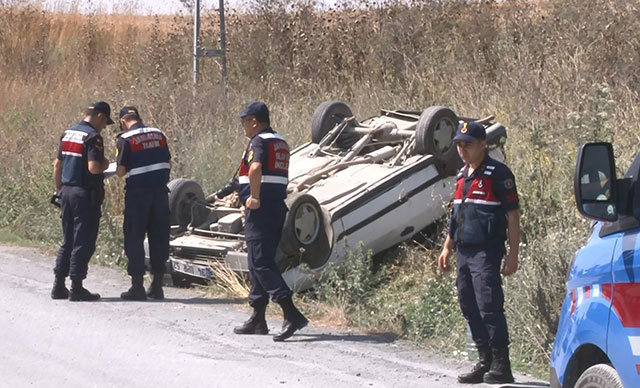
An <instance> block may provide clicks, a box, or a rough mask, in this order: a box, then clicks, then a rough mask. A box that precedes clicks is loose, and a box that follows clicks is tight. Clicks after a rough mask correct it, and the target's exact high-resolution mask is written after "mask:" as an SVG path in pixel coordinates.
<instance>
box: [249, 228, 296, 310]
mask: <svg viewBox="0 0 640 388" xmlns="http://www.w3.org/2000/svg"><path fill="white" fill-rule="evenodd" d="M280 235H281V229H277V231H276V230H273V231H272V232H271V233H266V234H264V235H263V236H262V237H260V238H256V239H252V240H249V241H247V253H248V256H249V257H248V260H249V279H250V280H251V291H250V292H249V304H250V305H251V306H254V307H255V306H259V305H266V304H267V303H269V295H271V299H272V300H273V301H274V302H276V303H278V302H280V301H282V300H284V299H287V298H290V297H291V295H292V292H291V290H290V289H289V286H287V283H285V281H284V279H283V278H282V275H281V274H280V270H278V267H277V266H276V261H275V256H276V250H277V248H278V243H279V242H280Z"/></svg>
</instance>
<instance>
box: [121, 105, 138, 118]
mask: <svg viewBox="0 0 640 388" xmlns="http://www.w3.org/2000/svg"><path fill="white" fill-rule="evenodd" d="M127 115H135V116H136V117H138V118H140V113H138V108H136V107H135V106H131V105H127V106H123V107H122V109H120V114H119V115H118V118H123V117H124V116H127Z"/></svg>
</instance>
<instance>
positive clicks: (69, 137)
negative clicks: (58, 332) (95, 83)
mask: <svg viewBox="0 0 640 388" xmlns="http://www.w3.org/2000/svg"><path fill="white" fill-rule="evenodd" d="M110 116H111V107H110V106H109V104H107V103H106V102H104V101H100V102H96V103H95V104H93V105H91V106H90V107H89V108H87V110H86V117H85V118H84V120H83V121H81V122H79V123H78V124H76V125H73V126H71V127H70V128H69V129H67V130H66V131H64V133H63V134H62V137H61V138H60V146H59V148H58V156H57V157H56V159H55V160H54V162H53V182H54V185H55V190H56V194H55V196H56V197H58V199H59V203H60V208H61V219H62V234H63V240H62V244H61V245H60V249H59V250H58V256H57V258H56V266H55V268H54V270H53V272H54V274H55V281H54V283H53V289H52V290H51V298H52V299H67V298H69V300H71V301H74V302H75V301H92V300H97V299H100V295H98V294H93V293H91V292H89V290H87V289H86V288H84V287H83V286H82V281H83V280H84V279H85V278H86V277H87V270H88V267H89V260H90V259H91V255H93V252H94V251H95V249H96V238H97V237H98V226H99V222H100V217H101V215H102V213H101V212H100V207H101V205H102V201H103V200H104V181H103V180H104V175H103V172H104V170H106V169H107V168H108V167H109V160H107V158H105V157H104V144H103V141H102V136H101V135H100V132H101V131H102V130H103V129H104V128H105V127H106V126H107V125H110V124H113V120H111V117H110ZM67 276H69V277H70V278H71V291H69V290H67V287H66V286H65V284H64V283H65V278H66V277H67Z"/></svg>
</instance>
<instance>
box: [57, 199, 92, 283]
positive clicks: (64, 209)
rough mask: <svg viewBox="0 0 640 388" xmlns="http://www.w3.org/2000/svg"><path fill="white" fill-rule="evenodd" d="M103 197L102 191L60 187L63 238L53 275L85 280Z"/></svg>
mask: <svg viewBox="0 0 640 388" xmlns="http://www.w3.org/2000/svg"><path fill="white" fill-rule="evenodd" d="M103 198H104V191H103V190H102V189H85V188H83V187H78V186H62V190H61V191H60V210H61V213H60V218H61V220H62V235H63V239H62V244H60V249H59V250H58V256H57V257H56V266H55V268H54V270H53V272H54V274H55V275H56V276H60V277H67V276H69V277H70V278H71V279H72V280H83V279H85V278H86V277H87V271H88V269H89V260H91V256H92V255H93V252H95V250H96V239H97V238H98V227H99V224H100V217H101V215H102V213H101V211H100V206H101V205H102V200H103Z"/></svg>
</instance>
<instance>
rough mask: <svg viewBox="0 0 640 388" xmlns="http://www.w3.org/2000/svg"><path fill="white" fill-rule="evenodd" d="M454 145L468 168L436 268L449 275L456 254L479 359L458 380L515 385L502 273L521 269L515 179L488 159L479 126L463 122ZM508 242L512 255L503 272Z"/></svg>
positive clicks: (459, 184) (460, 288)
mask: <svg viewBox="0 0 640 388" xmlns="http://www.w3.org/2000/svg"><path fill="white" fill-rule="evenodd" d="M453 140H454V142H455V143H456V146H457V148H458V154H459V155H460V158H461V159H462V160H463V161H464V163H465V166H464V167H463V168H462V169H461V170H460V173H459V174H458V176H457V184H456V191H455V196H454V202H453V215H452V217H451V221H450V226H449V234H448V236H447V239H446V241H445V243H444V248H443V250H442V253H441V254H440V257H439V258H438V266H439V267H440V268H441V269H442V270H443V271H449V270H450V267H449V264H448V257H449V255H450V254H451V251H453V250H454V249H455V251H456V254H457V277H458V278H457V288H458V300H459V302H460V309H461V310H462V314H463V315H464V317H465V318H466V320H467V322H468V324H469V327H470V329H471V335H472V338H473V340H474V342H475V343H476V346H477V348H478V356H479V362H478V363H477V364H476V365H475V366H474V367H473V369H472V370H471V372H470V373H465V374H461V375H460V376H458V381H459V382H461V383H481V382H483V381H484V382H485V383H488V384H503V383H511V382H513V381H514V379H513V375H512V373H511V364H510V362H509V348H508V345H509V334H508V332H507V321H506V319H505V315H504V294H503V291H502V279H501V278H500V272H502V274H503V275H505V276H506V275H511V274H513V273H514V272H516V270H517V268H518V244H519V242H520V213H519V210H518V209H519V204H518V193H517V191H516V184H515V178H514V176H513V174H512V173H511V171H510V170H509V168H508V167H507V166H505V165H504V164H502V163H500V162H498V161H496V160H494V159H492V158H491V157H489V155H488V154H487V150H486V148H487V142H486V133H485V129H484V127H483V126H482V125H481V124H479V123H476V122H462V123H460V125H459V126H458V130H457V133H456V136H455V137H454V139H453ZM505 240H508V242H509V253H508V254H507V257H506V259H505V260H504V264H503V265H502V268H501V262H502V258H503V257H504V255H505V253H506V250H505V245H504V242H505Z"/></svg>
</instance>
